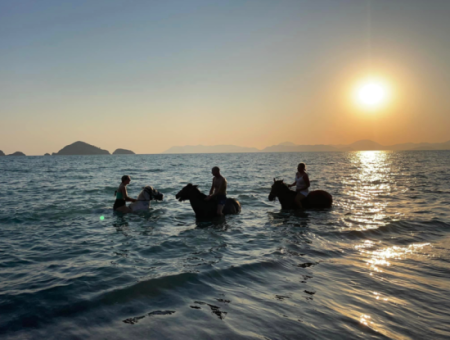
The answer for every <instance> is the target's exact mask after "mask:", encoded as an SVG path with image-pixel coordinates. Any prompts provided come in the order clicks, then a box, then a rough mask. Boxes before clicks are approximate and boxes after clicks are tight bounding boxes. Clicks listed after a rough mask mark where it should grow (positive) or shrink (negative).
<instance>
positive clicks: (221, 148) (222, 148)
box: [163, 145, 260, 154]
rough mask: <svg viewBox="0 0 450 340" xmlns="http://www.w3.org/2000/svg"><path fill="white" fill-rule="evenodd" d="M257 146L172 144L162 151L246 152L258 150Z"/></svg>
mask: <svg viewBox="0 0 450 340" xmlns="http://www.w3.org/2000/svg"><path fill="white" fill-rule="evenodd" d="M259 151H260V150H258V149H257V148H246V147H242V146H236V145H213V146H204V145H192V146H191V145H187V146H173V147H171V148H170V149H168V150H166V151H165V152H163V153H177V154H178V153H240V152H241V153H247V152H259Z"/></svg>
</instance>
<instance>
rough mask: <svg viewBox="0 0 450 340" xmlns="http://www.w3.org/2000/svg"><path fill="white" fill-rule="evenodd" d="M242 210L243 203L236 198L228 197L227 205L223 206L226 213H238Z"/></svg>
mask: <svg viewBox="0 0 450 340" xmlns="http://www.w3.org/2000/svg"><path fill="white" fill-rule="evenodd" d="M240 212H241V204H240V203H239V202H238V200H236V199H234V198H227V201H226V202H225V207H224V208H223V213H224V214H237V213H240Z"/></svg>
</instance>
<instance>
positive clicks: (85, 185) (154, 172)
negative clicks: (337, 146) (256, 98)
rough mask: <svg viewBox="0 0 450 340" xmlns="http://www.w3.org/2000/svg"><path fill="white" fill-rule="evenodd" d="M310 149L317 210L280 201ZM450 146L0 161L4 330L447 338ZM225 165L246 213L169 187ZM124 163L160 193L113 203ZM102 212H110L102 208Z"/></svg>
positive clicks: (79, 335)
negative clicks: (216, 214) (186, 197)
mask: <svg viewBox="0 0 450 340" xmlns="http://www.w3.org/2000/svg"><path fill="white" fill-rule="evenodd" d="M299 161H304V162H306V163H307V165H308V172H309V174H310V178H311V179H312V189H319V188H320V189H325V190H327V191H329V192H330V193H331V194H332V195H333V196H334V200H335V203H334V207H333V208H332V209H331V210H327V211H307V212H303V213H299V212H297V213H294V212H292V211H281V209H280V205H279V203H278V202H269V201H268V199H267V196H268V194H269V191H270V186H271V183H272V178H273V177H275V176H278V177H280V178H285V179H286V180H289V181H292V178H293V176H294V172H295V167H296V164H297V163H298V162H299ZM449 164H450V152H446V151H439V152H430V151H428V152H349V153H297V154H229V155H182V156H179V155H139V156H79V157H78V156H72V157H27V158H9V157H8V158H5V157H4V158H0V187H1V189H2V190H1V195H0V315H1V317H0V338H2V339H10V338H11V339H15V338H20V339H131V338H152V339H187V338H192V339H211V338H214V339H445V338H449V337H450V326H449V324H448V321H449V318H450V297H449V293H450V281H449V279H450V212H449V206H450V181H449V177H450V169H449ZM212 165H219V166H220V167H221V168H223V173H224V175H225V176H226V177H227V179H228V182H229V196H231V197H235V198H237V199H238V200H239V201H240V202H241V204H242V207H243V209H242V213H241V214H240V215H236V216H227V217H226V218H225V219H215V220H196V219H195V216H194V214H193V211H192V210H191V208H190V206H189V203H188V202H185V203H180V202H178V201H176V200H175V197H174V195H175V193H176V192H177V191H178V190H180V189H181V187H182V186H183V185H185V184H186V183H188V182H192V183H194V184H199V185H200V188H201V189H202V190H203V191H207V190H208V189H209V185H210V181H211V176H210V167H211V166H212ZM123 174H129V175H131V176H132V183H131V185H130V186H129V193H130V194H131V195H132V196H136V195H137V194H138V192H139V191H140V188H141V187H142V186H144V185H153V186H155V187H156V188H158V189H159V190H160V191H162V192H163V193H164V194H165V200H164V202H158V203H153V204H152V209H151V210H150V211H148V212H145V213H141V214H138V215H127V216H119V215H116V214H113V212H112V210H111V206H112V204H113V200H114V198H113V193H114V190H115V189H116V187H117V185H118V184H119V179H120V177H121V176H122V175H123ZM101 216H103V217H104V219H101Z"/></svg>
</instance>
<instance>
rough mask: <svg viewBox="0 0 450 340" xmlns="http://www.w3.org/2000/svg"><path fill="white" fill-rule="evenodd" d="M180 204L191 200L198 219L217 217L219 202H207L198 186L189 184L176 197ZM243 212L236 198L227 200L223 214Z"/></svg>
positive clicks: (213, 200)
mask: <svg viewBox="0 0 450 340" xmlns="http://www.w3.org/2000/svg"><path fill="white" fill-rule="evenodd" d="M175 197H176V198H177V200H179V201H180V202H183V201H186V200H189V202H190V203H191V207H192V209H193V210H194V212H195V216H197V217H212V216H217V201H216V200H215V199H212V200H209V201H207V200H206V197H207V196H206V195H205V194H204V193H202V192H201V191H200V190H199V188H198V187H197V186H196V185H192V184H191V183H189V184H188V185H186V186H185V187H184V188H183V189H181V190H180V192H179V193H178V194H176V196H175ZM240 212H241V204H240V203H239V202H238V201H237V200H235V199H234V198H227V201H226V203H225V207H224V208H223V213H224V214H225V215H226V214H237V213H240Z"/></svg>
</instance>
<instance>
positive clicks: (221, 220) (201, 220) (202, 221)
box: [195, 216, 229, 231]
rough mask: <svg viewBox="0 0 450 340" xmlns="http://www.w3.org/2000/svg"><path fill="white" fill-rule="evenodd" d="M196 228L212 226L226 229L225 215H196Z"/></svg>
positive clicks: (227, 226) (227, 225)
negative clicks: (209, 216) (211, 216)
mask: <svg viewBox="0 0 450 340" xmlns="http://www.w3.org/2000/svg"><path fill="white" fill-rule="evenodd" d="M195 225H196V228H202V229H203V228H214V229H218V230H224V231H225V230H228V228H229V224H228V223H227V220H226V217H225V216H217V217H213V218H208V217H196V219H195Z"/></svg>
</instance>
